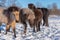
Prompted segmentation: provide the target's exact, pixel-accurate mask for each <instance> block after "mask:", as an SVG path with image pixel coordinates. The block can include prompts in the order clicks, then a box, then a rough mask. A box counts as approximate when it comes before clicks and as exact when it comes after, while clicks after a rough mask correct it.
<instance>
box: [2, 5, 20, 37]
mask: <svg viewBox="0 0 60 40" xmlns="http://www.w3.org/2000/svg"><path fill="white" fill-rule="evenodd" d="M18 11H19V9H18V8H17V7H13V6H12V7H9V8H7V9H6V10H4V13H3V14H4V15H5V16H6V17H7V19H8V23H7V26H6V34H7V31H9V29H10V27H12V29H13V32H14V37H16V33H15V24H16V16H15V14H16V13H19V12H18Z"/></svg>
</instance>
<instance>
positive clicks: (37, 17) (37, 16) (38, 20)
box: [28, 4, 43, 31]
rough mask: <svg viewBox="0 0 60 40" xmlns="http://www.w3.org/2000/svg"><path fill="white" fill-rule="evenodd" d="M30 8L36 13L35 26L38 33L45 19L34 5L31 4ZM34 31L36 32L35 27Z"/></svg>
mask: <svg viewBox="0 0 60 40" xmlns="http://www.w3.org/2000/svg"><path fill="white" fill-rule="evenodd" d="M28 8H30V9H32V10H33V11H34V13H35V21H34V22H35V26H36V29H37V31H40V24H41V21H42V19H43V14H42V11H41V10H39V9H37V8H36V7H35V6H34V5H33V4H29V5H28ZM34 31H35V27H34Z"/></svg>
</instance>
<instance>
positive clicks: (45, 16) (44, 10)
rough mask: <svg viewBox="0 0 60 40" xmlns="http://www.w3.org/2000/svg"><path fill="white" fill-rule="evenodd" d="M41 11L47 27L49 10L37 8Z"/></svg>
mask: <svg viewBox="0 0 60 40" xmlns="http://www.w3.org/2000/svg"><path fill="white" fill-rule="evenodd" d="M37 9H39V10H42V12H43V26H44V25H46V26H49V24H48V16H49V13H48V12H49V11H48V9H47V8H37Z"/></svg>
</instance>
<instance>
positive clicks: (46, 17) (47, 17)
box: [45, 16, 49, 26]
mask: <svg viewBox="0 0 60 40" xmlns="http://www.w3.org/2000/svg"><path fill="white" fill-rule="evenodd" d="M45 21H46V26H49V24H48V16H47V17H46V20H45Z"/></svg>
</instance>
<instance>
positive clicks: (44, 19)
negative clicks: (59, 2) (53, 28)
mask: <svg viewBox="0 0 60 40" xmlns="http://www.w3.org/2000/svg"><path fill="white" fill-rule="evenodd" d="M45 18H46V17H45V16H43V26H44V25H45Z"/></svg>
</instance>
